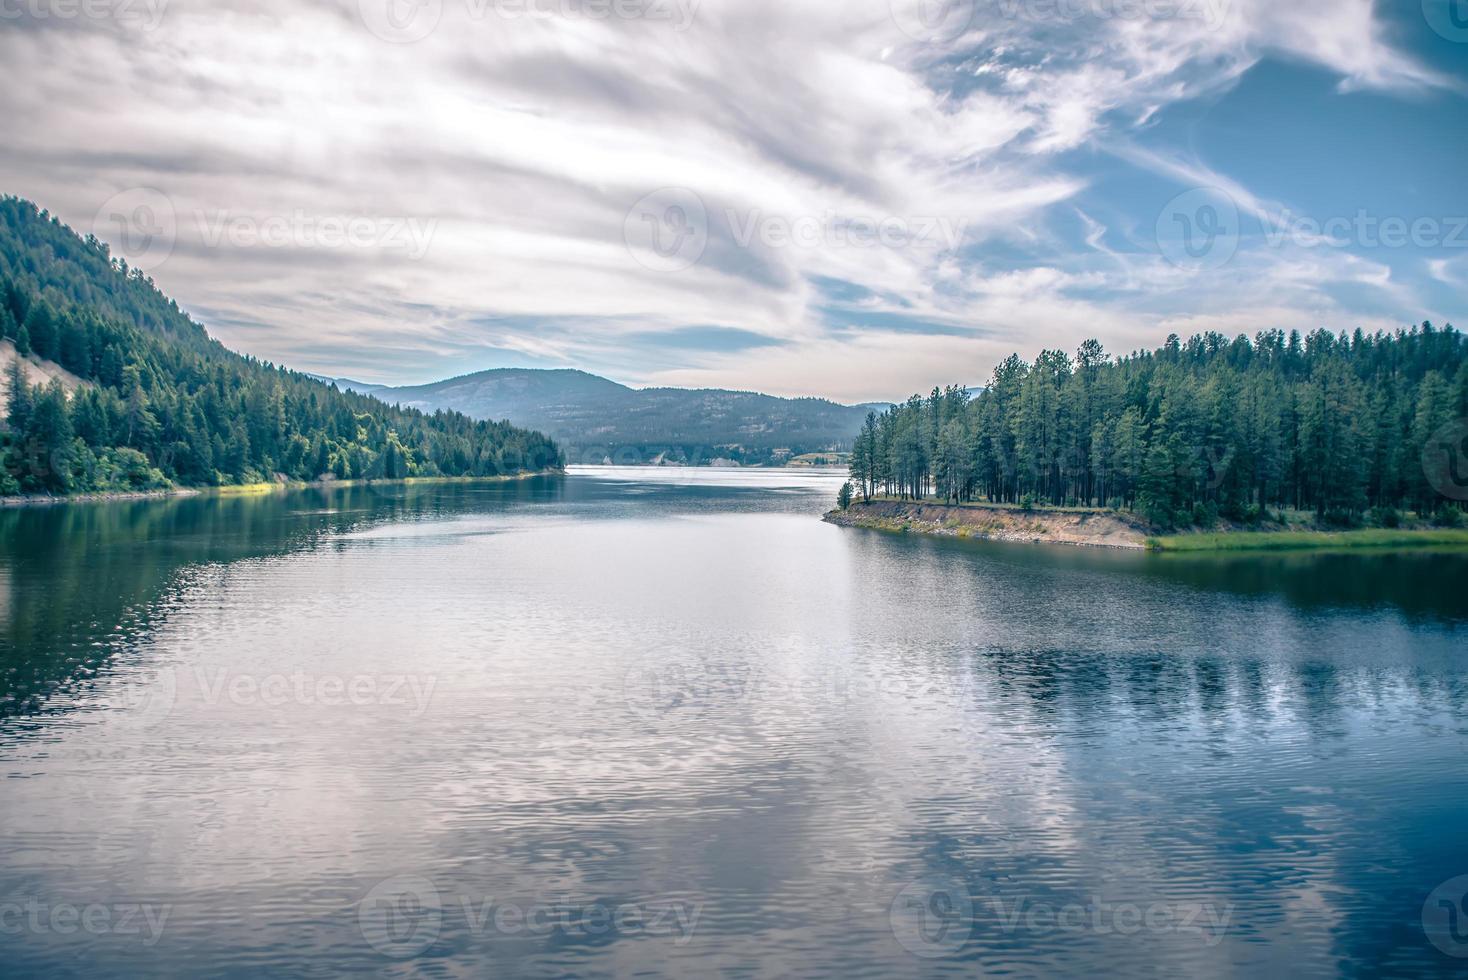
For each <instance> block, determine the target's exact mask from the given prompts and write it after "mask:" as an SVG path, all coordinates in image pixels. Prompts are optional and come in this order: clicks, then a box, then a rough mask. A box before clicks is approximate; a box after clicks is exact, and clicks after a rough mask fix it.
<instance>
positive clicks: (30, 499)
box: [0, 468, 565, 507]
mask: <svg viewBox="0 0 1468 980" xmlns="http://www.w3.org/2000/svg"><path fill="white" fill-rule="evenodd" d="M564 475H565V470H563V469H554V468H552V469H544V470H527V471H526V472H524V473H510V474H502V475H498V476H407V477H401V478H398V479H392V480H388V479H374V480H285V481H272V482H268V483H263V482H262V483H226V484H223V485H221V486H217V487H165V488H162V489H159V490H117V491H107V492H103V493H74V494H20V495H16V496H10V497H0V507H53V506H57V505H60V504H108V503H126V502H129V501H137V500H169V499H173V498H186V497H256V496H261V497H263V496H267V495H269V494H272V493H283V492H285V491H288V490H313V489H319V490H327V489H336V488H338V487H376V486H432V485H439V484H454V483H462V484H478V483H510V482H513V481H517V480H530V479H534V478H535V477H539V476H564Z"/></svg>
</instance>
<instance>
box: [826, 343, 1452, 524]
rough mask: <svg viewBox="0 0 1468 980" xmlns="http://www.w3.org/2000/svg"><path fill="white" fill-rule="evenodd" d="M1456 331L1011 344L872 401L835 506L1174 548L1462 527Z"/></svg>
mask: <svg viewBox="0 0 1468 980" xmlns="http://www.w3.org/2000/svg"><path fill="white" fill-rule="evenodd" d="M1465 419H1468V344H1465V341H1464V337H1463V335H1462V334H1461V333H1460V332H1458V331H1457V330H1455V329H1454V328H1453V327H1451V326H1447V327H1443V328H1437V327H1434V326H1433V325H1432V324H1431V323H1423V324H1422V325H1421V326H1420V327H1413V328H1411V329H1403V330H1398V331H1395V332H1392V333H1386V332H1378V333H1372V334H1367V333H1364V332H1362V331H1359V330H1357V331H1355V332H1354V333H1349V334H1347V333H1341V334H1336V333H1332V332H1330V331H1326V330H1318V331H1315V332H1313V333H1310V334H1307V335H1303V336H1302V335H1301V334H1300V333H1298V332H1290V333H1288V334H1286V333H1284V332H1283V331H1279V330H1271V331H1265V332H1262V333H1259V334H1258V335H1257V336H1255V337H1254V338H1253V339H1250V338H1248V337H1245V336H1239V337H1236V338H1233V339H1230V338H1228V337H1226V336H1224V335H1222V334H1218V333H1209V334H1204V335H1200V336H1194V337H1191V338H1189V339H1188V340H1181V339H1180V338H1178V337H1176V336H1172V337H1169V338H1168V339H1167V341H1166V343H1165V344H1164V345H1163V346H1162V347H1161V348H1159V349H1157V350H1153V351H1141V352H1137V353H1133V354H1130V355H1127V356H1123V357H1115V358H1114V357H1111V356H1108V355H1107V353H1106V352H1105V351H1104V349H1103V348H1102V346H1101V344H1100V343H1098V342H1097V341H1095V340H1089V341H1087V342H1085V343H1084V344H1082V345H1081V347H1080V350H1079V351H1077V353H1076V355H1075V356H1074V357H1071V356H1069V355H1068V354H1066V353H1065V352H1063V351H1059V350H1045V351H1042V352H1041V353H1040V355H1039V356H1038V357H1037V358H1036V359H1035V360H1034V362H1033V363H1029V362H1026V361H1024V360H1022V359H1021V358H1020V357H1019V356H1018V355H1011V356H1010V357H1008V358H1007V359H1005V360H1004V361H1003V362H1001V363H1000V364H999V365H998V366H997V367H996V368H995V369H994V372H993V376H992V378H991V380H990V381H989V383H988V384H987V385H986V386H985V387H984V388H983V389H981V390H979V391H977V392H970V391H968V390H966V389H964V388H962V387H959V386H949V387H947V388H943V389H939V388H934V389H933V391H932V392H931V394H929V395H928V396H927V397H926V398H924V397H921V396H918V395H914V396H913V397H912V398H910V399H909V400H908V401H907V402H906V403H904V404H902V405H894V406H893V407H891V408H890V409H889V410H887V411H885V412H882V413H880V414H878V413H872V414H870V415H868V417H867V419H866V424H865V426H864V427H863V430H862V432H861V434H860V436H858V438H857V439H856V442H855V445H854V448H853V455H852V463H851V470H850V475H851V480H850V482H849V483H848V484H847V486H846V487H845V488H844V489H843V492H842V501H841V504H842V506H840V507H838V509H837V510H835V511H833V512H831V513H830V514H828V515H827V519H828V520H830V521H832V522H833V523H838V524H844V525H856V526H864V527H875V528H882V529H892V530H914V531H929V532H935V533H946V534H955V535H959V536H974V537H996V538H1005V539H1011V540H1039V541H1045V540H1050V541H1064V542H1067V543H1075V544H1107V545H1120V546H1131V547H1142V546H1146V545H1151V546H1153V547H1161V548H1165V549H1167V548H1170V549H1192V548H1204V547H1207V548H1219V547H1222V548H1236V547H1297V546H1312V547H1313V546H1318V545H1340V546H1359V545H1372V544H1376V545H1388V544H1458V543H1461V544H1468V531H1465V530H1464V529H1463V528H1464V524H1465V518H1464V512H1463V509H1462V506H1461V504H1460V501H1461V500H1462V499H1464V498H1465V497H1468V445H1465V444H1464V440H1465V438H1468V423H1465Z"/></svg>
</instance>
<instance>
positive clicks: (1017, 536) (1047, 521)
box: [824, 500, 1149, 548]
mask: <svg viewBox="0 0 1468 980" xmlns="http://www.w3.org/2000/svg"><path fill="white" fill-rule="evenodd" d="M824 519H825V520H826V521H827V522H828V523H831V524H838V525H840V526H842V527H865V528H873V529H876V530H880V531H914V532H918V533H921V534H939V535H947V536H948V537H955V538H989V539H992V540H995V541H1016V542H1033V543H1039V544H1044V543H1049V544H1069V545H1080V546H1084V547H1095V548H1145V547H1146V540H1147V535H1148V533H1149V531H1148V528H1147V527H1146V525H1144V524H1143V523H1142V522H1141V521H1139V520H1136V519H1135V518H1132V517H1129V516H1127V515H1123V514H1116V513H1112V512H1105V511H1090V512H1085V511H1066V510H1043V509H1040V508H1036V509H1034V510H1030V511H1024V510H1018V509H1015V508H1007V507H981V506H972V505H963V506H948V505H946V504H941V503H920V502H913V501H898V500H873V501H872V502H871V503H869V504H863V503H854V504H852V505H851V506H850V507H849V508H847V509H846V510H833V511H831V512H830V513H829V514H827V515H826V516H825V518H824Z"/></svg>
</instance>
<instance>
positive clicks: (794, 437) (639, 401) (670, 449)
mask: <svg viewBox="0 0 1468 980" xmlns="http://www.w3.org/2000/svg"><path fill="white" fill-rule="evenodd" d="M373 395H374V396H375V397H378V398H381V399H383V400H384V401H392V402H400V403H402V404H404V405H411V406H414V407H417V408H423V409H428V410H432V409H434V408H448V409H453V410H455V411H459V412H464V413H466V414H468V415H472V416H474V417H475V418H484V419H509V420H510V421H511V422H513V423H515V424H516V425H524V426H529V427H531V428H534V429H538V430H540V431H542V432H545V433H546V434H548V435H550V436H551V437H552V438H554V439H555V440H556V441H557V442H558V443H560V444H561V445H562V446H563V447H565V450H566V453H567V455H568V456H569V457H570V458H571V459H572V460H574V461H577V462H583V463H600V462H602V461H603V460H606V459H610V460H612V461H613V462H616V463H646V462H651V461H652V460H654V459H658V458H661V459H663V460H667V461H672V462H686V463H695V464H696V463H708V462H710V461H711V460H713V459H714V458H718V457H722V458H727V459H732V460H734V461H736V462H739V463H743V464H763V463H771V462H780V461H783V459H784V458H785V457H786V456H788V455H794V456H798V455H800V454H802V453H809V452H822V451H825V450H837V451H845V450H848V449H850V448H851V441H852V440H853V439H854V438H855V437H856V434H857V432H859V431H860V429H861V423H862V419H863V418H864V417H865V415H866V410H865V409H862V408H853V407H850V406H847V405H838V404H836V403H835V402H831V401H826V400H825V399H823V398H777V397H775V396H773V395H763V394H759V393H757V392H752V391H727V390H724V389H719V388H700V389H694V388H642V389H637V388H629V387H627V386H626V385H621V384H618V383H616V382H615V381H609V380H607V379H606V378H602V377H598V376H596V375H594V374H588V373H586V372H585V371H568V370H535V369H524V368H500V369H497V370H492V371H481V372H479V373H477V374H470V375H466V376H464V377H461V378H451V379H449V380H447V381H440V382H437V383H435V384H428V385H419V386H417V387H411V388H383V389H379V390H374V391H373ZM780 450H787V451H788V453H781V452H779V451H780Z"/></svg>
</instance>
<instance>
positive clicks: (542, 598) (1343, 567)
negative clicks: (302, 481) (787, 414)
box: [0, 470, 1468, 977]
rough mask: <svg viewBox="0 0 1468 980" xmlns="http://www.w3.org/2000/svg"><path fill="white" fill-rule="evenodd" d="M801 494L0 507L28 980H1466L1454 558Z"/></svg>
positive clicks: (1460, 675)
mask: <svg viewBox="0 0 1468 980" xmlns="http://www.w3.org/2000/svg"><path fill="white" fill-rule="evenodd" d="M839 484H840V478H839V477H833V476H831V475H829V474H821V473H786V472H764V473H759V472H717V471H698V472H678V471H648V470H601V471H591V472H590V473H588V472H586V471H576V472H574V473H573V474H572V475H570V476H567V477H565V478H546V479H538V480H533V481H526V482H523V483H515V484H504V485H493V486H474V487H471V486H462V485H460V486H443V487H415V488H404V487H388V488H357V489H338V490H306V491H300V492H293V493H289V494H283V495H277V496H270V497H263V498H250V499H217V498H194V499H182V500H172V501H149V502H136V503H111V504H85V505H72V506H66V507H53V508H45V509H21V510H8V511H4V512H0V776H3V777H4V780H3V782H0V794H3V795H0V963H3V966H0V973H4V974H5V975H7V976H26V975H46V976H66V975H75V976H88V977H95V976H140V975H178V976H183V975H190V976H192V975H212V976H245V975H253V974H258V973H261V972H267V971H268V972H270V973H273V974H275V975H279V976H323V977H324V976H331V975H335V974H337V973H340V972H342V971H361V972H372V973H377V974H387V975H402V976H409V975H421V976H436V977H438V976H441V977H450V976H475V977H482V976H563V975H569V974H574V975H580V976H626V975H634V974H635V975H643V976H659V975H666V976H680V975H716V974H717V975H728V976H739V977H765V976H840V977H848V976H852V977H864V976H872V977H887V976H913V975H920V976H927V975H932V976H940V975H953V976H968V975H973V974H976V973H980V972H991V973H1008V974H1013V975H1019V976H1032V975H1055V974H1062V975H1074V974H1094V973H1099V972H1102V971H1106V972H1112V971H1122V972H1143V973H1164V972H1165V973H1168V974H1175V973H1184V974H1188V975H1220V976H1222V975H1250V976H1253V975H1259V974H1260V973H1261V972H1263V971H1269V972H1275V971H1279V972H1283V971H1286V970H1288V971H1290V973H1292V974H1294V975H1299V976H1316V975H1330V974H1341V973H1344V974H1350V975H1365V974H1381V973H1387V974H1395V975H1407V974H1420V975H1429V974H1437V973H1449V972H1453V971H1454V970H1457V971H1461V970H1462V969H1463V968H1465V967H1468V959H1465V958H1463V957H1465V956H1468V910H1465V909H1464V907H1463V903H1464V901H1465V893H1468V878H1460V877H1459V876H1463V875H1468V837H1465V833H1464V826H1465V823H1464V818H1465V812H1468V671H1465V660H1468V557H1465V556H1464V555H1463V554H1461V553H1458V554H1454V553H1436V554H1378V555H1359V554H1356V555H1348V556H1347V555H1307V556H1302V555H1294V556H1278V555H1263V556H1245V557H1238V556H1235V557H1228V558H1197V557H1164V556H1155V555H1145V554H1134V553H1125V552H1109V551H1100V550H1096V551H1093V550H1087V549H1065V548H1047V547H1042V546H1020V545H1000V544H986V543H980V542H959V541H948V540H932V539H922V538H916V537H906V536H900V535H888V534H882V533H878V532H868V531H857V530H843V529H839V528H835V527H831V526H828V525H825V524H822V523H821V522H820V521H819V520H818V516H819V514H820V513H821V512H822V511H823V510H824V509H826V508H827V507H828V506H829V504H830V501H831V500H833V499H834V497H835V492H836V488H837V487H838V486H839Z"/></svg>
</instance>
